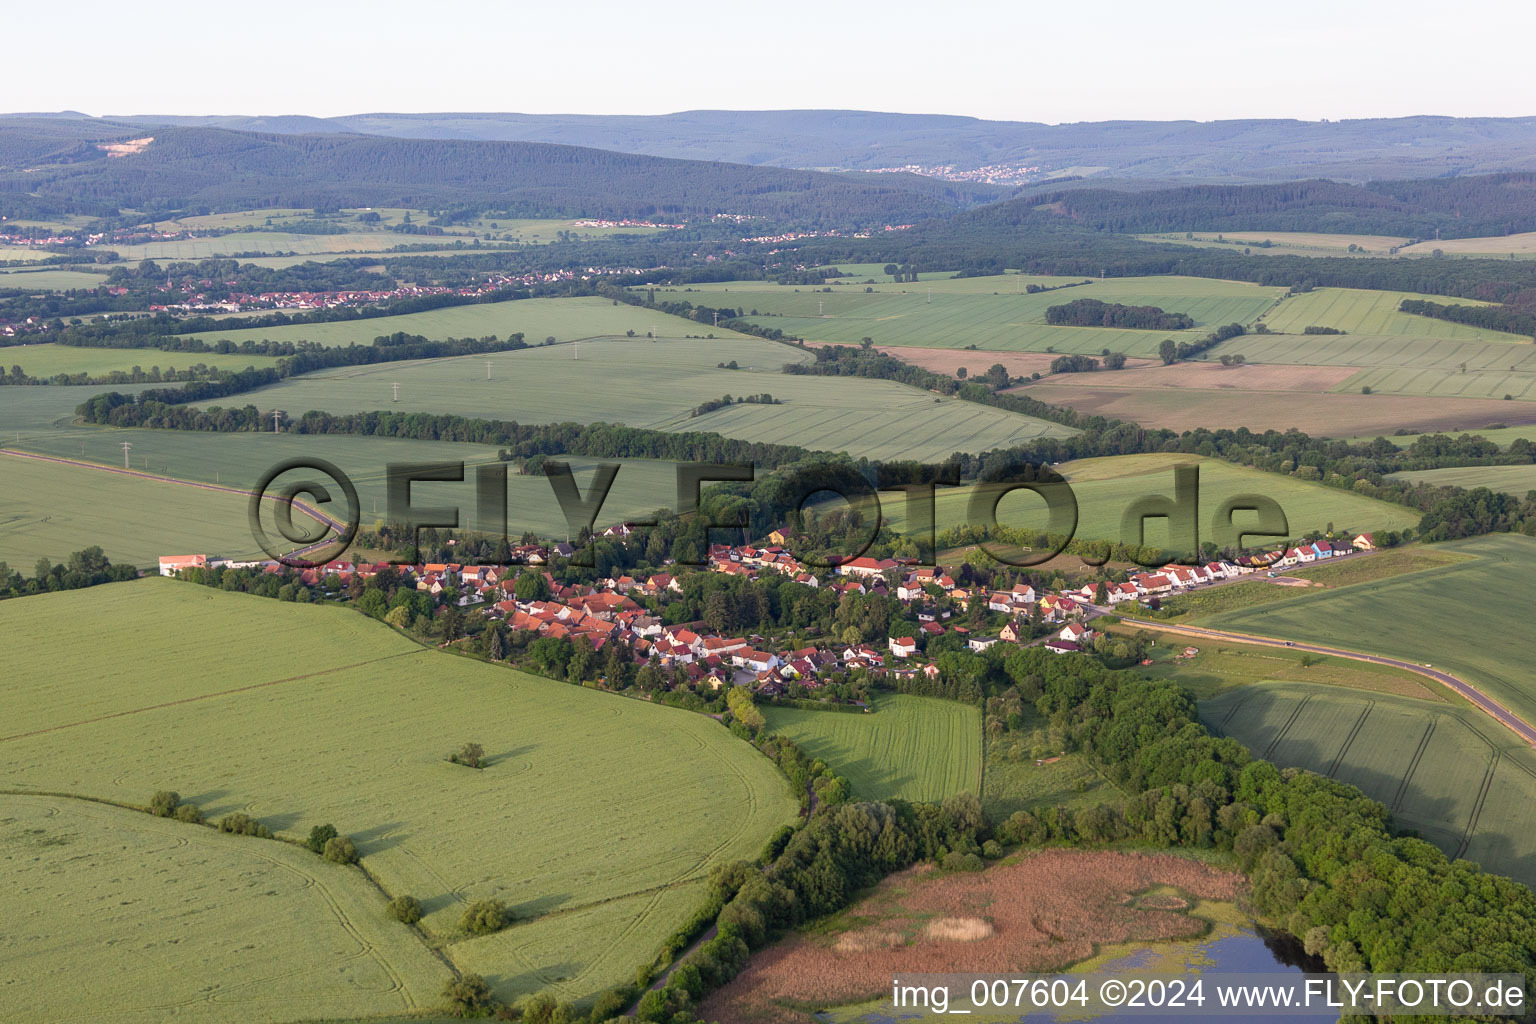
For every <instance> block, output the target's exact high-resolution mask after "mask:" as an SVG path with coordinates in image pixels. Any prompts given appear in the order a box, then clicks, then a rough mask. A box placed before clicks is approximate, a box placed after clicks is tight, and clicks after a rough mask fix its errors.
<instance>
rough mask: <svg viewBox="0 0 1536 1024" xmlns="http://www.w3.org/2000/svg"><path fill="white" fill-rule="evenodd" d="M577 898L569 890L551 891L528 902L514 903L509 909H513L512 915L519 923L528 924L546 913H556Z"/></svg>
mask: <svg viewBox="0 0 1536 1024" xmlns="http://www.w3.org/2000/svg"><path fill="white" fill-rule="evenodd" d="M575 898H576V897H575V896H573V895H572V894H571V893H568V892H551V893H545V894H544V895H543V896H539V897H536V898H534V899H531V900H528V901H527V902H526V903H514V904H512V905H511V906H510V907H509V908H508V909H509V910H511V911H512V916H513V917H514V918H515V919H516V921H517V923H518V924H528V923H529V922H531V921H536V920H538V919H539V918H541V917H543V916H544V915H545V914H552V913H554V912H555V911H557V910H559V909H560V908H561V907H564V906H565V905H566V904H568V903H570V902H571V901H573V900H574V899H575Z"/></svg>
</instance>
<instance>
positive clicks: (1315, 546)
mask: <svg viewBox="0 0 1536 1024" xmlns="http://www.w3.org/2000/svg"><path fill="white" fill-rule="evenodd" d="M1307 547H1309V548H1311V549H1312V554H1313V556H1314V557H1316V558H1318V559H1323V558H1332V557H1333V545H1332V544H1324V543H1322V542H1320V541H1319V542H1315V543H1312V544H1308V545H1307Z"/></svg>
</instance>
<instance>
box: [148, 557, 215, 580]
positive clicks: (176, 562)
mask: <svg viewBox="0 0 1536 1024" xmlns="http://www.w3.org/2000/svg"><path fill="white" fill-rule="evenodd" d="M207 567H208V556H207V555H161V556H160V575H161V576H175V575H176V574H177V573H178V572H181V570H183V569H206V568H207Z"/></svg>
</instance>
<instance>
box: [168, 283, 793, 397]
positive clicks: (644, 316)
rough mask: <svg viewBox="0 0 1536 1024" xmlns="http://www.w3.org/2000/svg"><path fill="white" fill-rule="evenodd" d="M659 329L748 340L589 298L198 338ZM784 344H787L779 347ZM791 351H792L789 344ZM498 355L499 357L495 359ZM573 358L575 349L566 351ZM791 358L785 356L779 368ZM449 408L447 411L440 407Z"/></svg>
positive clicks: (319, 339) (540, 334)
mask: <svg viewBox="0 0 1536 1024" xmlns="http://www.w3.org/2000/svg"><path fill="white" fill-rule="evenodd" d="M652 329H654V330H655V331H656V333H657V335H658V336H659V337H662V338H681V337H685V336H690V335H696V336H703V335H704V334H714V335H715V337H716V338H743V337H746V335H741V334H737V333H735V332H734V331H727V330H725V329H724V328H721V329H719V330H716V329H714V328H712V327H710V326H708V325H707V324H699V323H694V322H693V321H692V320H684V319H683V318H682V317H675V316H668V315H667V314H665V313H658V312H655V311H654V310H649V309H641V308H640V307H638V306H629V305H625V304H623V303H620V304H618V305H615V304H614V303H613V302H611V301H610V300H608V299H600V298H596V297H584V298H575V299H518V300H516V301H509V302H476V303H471V304H470V305H467V306H448V307H445V308H443V309H434V310H429V311H427V312H425V313H404V314H401V315H399V316H383V317H372V318H369V319H365V320H352V321H346V320H341V321H337V322H334V323H327V324H289V325H286V326H283V327H231V328H229V329H227V330H221V331H205V332H203V333H201V334H197V335H193V337H198V338H202V339H203V340H204V341H206V342H208V343H209V344H210V345H212V344H214V343H216V342H218V341H221V340H224V339H228V340H230V341H233V342H235V343H236V344H239V343H240V342H242V341H246V340H250V341H261V340H262V339H265V338H270V339H271V340H272V341H300V340H307V341H313V342H316V343H318V344H321V345H347V344H351V343H353V342H356V343H358V344H363V345H366V344H368V343H370V342H372V341H373V339H374V338H377V337H379V336H380V335H384V334H394V333H395V332H396V331H404V332H405V333H407V334H420V335H424V336H426V337H428V338H483V337H485V336H486V335H488V334H494V335H496V336H497V337H498V338H505V337H506V336H507V335H509V334H513V333H516V332H518V331H521V332H522V333H523V335H524V338H525V340H526V341H527V342H528V344H530V345H537V344H540V343H542V342H543V341H544V339H546V338H555V339H556V340H558V341H573V340H576V339H580V338H592V337H597V336H600V335H614V334H623V333H625V332H626V331H634V332H635V333H636V334H637V335H639V336H640V338H641V340H644V338H645V335H646V334H647V333H648V332H650V331H651V330H652ZM778 347H780V348H783V346H778ZM784 351H785V352H788V351H789V349H787V348H784ZM493 358H497V357H493ZM565 358H567V359H569V358H570V353H569V352H566V353H565ZM785 362H788V360H787V359H786V358H785V357H783V356H782V355H781V356H780V357H779V359H778V362H777V363H775V364H774V365H775V368H777V367H778V366H779V365H780V364H783V363H785ZM438 411H447V410H438Z"/></svg>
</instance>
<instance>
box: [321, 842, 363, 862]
mask: <svg viewBox="0 0 1536 1024" xmlns="http://www.w3.org/2000/svg"><path fill="white" fill-rule="evenodd" d="M324 856H325V859H326V860H328V861H331V862H332V863H334V864H356V863H357V845H356V844H355V843H353V842H352V840H350V839H348V838H347V837H346V836H335V837H333V838H331V839H328V840H326V842H325V855H324Z"/></svg>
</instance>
